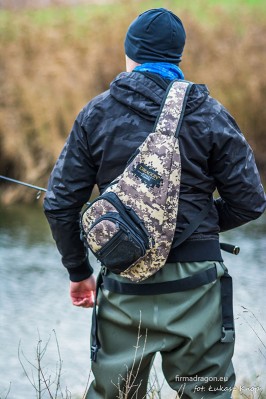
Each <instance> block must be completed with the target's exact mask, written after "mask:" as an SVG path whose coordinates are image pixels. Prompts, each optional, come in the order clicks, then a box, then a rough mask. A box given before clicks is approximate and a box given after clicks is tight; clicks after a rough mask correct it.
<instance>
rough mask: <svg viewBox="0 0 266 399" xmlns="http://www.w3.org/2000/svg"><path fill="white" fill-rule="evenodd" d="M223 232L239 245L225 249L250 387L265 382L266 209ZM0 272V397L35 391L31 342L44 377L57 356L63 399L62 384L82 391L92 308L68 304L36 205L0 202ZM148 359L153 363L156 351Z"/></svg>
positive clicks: (243, 373) (240, 371) (241, 361)
mask: <svg viewBox="0 0 266 399" xmlns="http://www.w3.org/2000/svg"><path fill="white" fill-rule="evenodd" d="M222 237H223V239H224V241H227V242H232V243H234V244H237V245H239V246H240V247H241V252H240V254H239V255H238V256H233V255H229V254H224V260H225V264H226V265H227V267H228V268H229V270H230V273H231V274H232V276H233V278H234V307H235V323H236V333H237V341H236V350H235V355H234V365H235V369H236V372H237V385H240V384H242V383H243V381H244V383H245V385H246V386H247V387H249V388H253V387H259V388H263V389H265V385H266V383H265V381H266V306H265V305H266V301H265V282H266V267H265V266H266V262H265V259H266V238H265V237H266V215H263V217H261V218H260V219H259V220H257V221H254V222H252V223H250V224H248V225H246V226H243V227H241V228H239V229H236V230H235V231H232V232H229V233H226V234H224V235H222ZM0 276H1V279H0V306H1V310H0V327H1V329H0V398H5V395H6V393H7V391H8V390H9V389H10V393H9V394H8V399H25V398H28V399H31V398H35V397H37V396H36V393H35V388H34V387H33V386H32V385H35V386H37V381H38V378H37V372H36V370H35V367H36V364H37V363H36V359H37V357H38V356H37V353H38V349H39V352H40V351H42V352H41V353H40V355H41V356H43V358H42V361H41V365H42V370H43V372H44V374H45V376H46V378H47V379H48V377H50V381H51V382H52V381H53V380H56V374H57V372H58V368H59V366H60V359H61V360H62V372H61V378H60V381H61V387H62V390H63V392H64V398H65V397H67V396H66V389H69V391H70V392H71V393H72V396H71V397H72V398H73V399H74V398H76V397H80V398H81V397H82V394H83V392H84V390H85V386H86V383H87V381H88V378H92V376H90V362H89V331H90V318H91V310H90V309H79V308H75V307H73V306H72V305H71V303H70V299H69V298H68V285H69V283H68V276H67V273H66V271H65V270H64V268H63V267H62V266H61V262H60V256H59V254H58V253H57V250H56V248H55V244H54V242H53V240H52V237H51V234H50V230H49V227H48V225H47V222H46V219H45V218H44V216H43V214H42V210H41V207H34V206H25V205H19V206H8V207H3V206H2V207H1V208H0ZM56 339H57V340H58V344H59V348H60V355H59V354H58V351H57V344H56ZM46 344H47V346H45V345H46ZM21 363H22V364H23V367H24V368H25V371H26V373H27V375H28V378H29V379H30V380H31V382H29V380H28V378H27V376H26V374H25V371H23V368H22V365H21ZM155 364H156V369H157V370H160V358H159V357H157V358H156V362H155ZM158 373H159V379H161V378H162V377H160V371H158ZM103 378H104V376H103ZM52 389H54V385H52V386H51V390H52ZM163 392H164V394H163V396H162V397H163V398H167V399H170V398H172V397H173V398H174V397H175V395H174V394H173V392H172V391H171V390H170V389H169V388H167V386H166V385H165V386H164V388H163ZM75 395H77V396H75ZM42 397H43V398H46V397H48V395H43V396H42ZM60 397H61V396H60ZM68 397H70V396H68ZM252 397H254V398H255V397H256V396H252Z"/></svg>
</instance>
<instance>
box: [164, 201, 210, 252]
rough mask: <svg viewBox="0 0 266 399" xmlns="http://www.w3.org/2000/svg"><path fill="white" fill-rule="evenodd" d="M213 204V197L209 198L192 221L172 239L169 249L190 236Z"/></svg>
mask: <svg viewBox="0 0 266 399" xmlns="http://www.w3.org/2000/svg"><path fill="white" fill-rule="evenodd" d="M212 204H213V199H211V200H210V201H209V202H208V203H207V205H205V206H204V208H202V210H201V211H200V213H199V214H198V215H197V216H196V217H195V218H194V220H193V222H191V223H190V224H189V225H188V226H187V228H186V229H185V230H183V231H182V233H181V234H180V236H179V237H177V238H176V239H174V240H173V244H172V247H171V249H173V248H176V247H178V246H179V245H180V244H182V243H183V242H184V241H185V240H186V239H187V238H188V237H190V236H191V234H193V233H194V231H195V230H197V228H198V227H199V225H200V224H201V222H202V221H203V220H204V219H205V218H206V216H207V215H208V213H209V211H210V209H211V207H212Z"/></svg>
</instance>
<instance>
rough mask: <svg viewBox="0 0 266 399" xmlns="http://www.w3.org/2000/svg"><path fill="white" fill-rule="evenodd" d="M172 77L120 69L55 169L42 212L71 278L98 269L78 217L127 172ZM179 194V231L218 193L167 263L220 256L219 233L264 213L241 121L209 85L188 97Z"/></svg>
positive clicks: (84, 115) (80, 120) (265, 200)
mask: <svg viewBox="0 0 266 399" xmlns="http://www.w3.org/2000/svg"><path fill="white" fill-rule="evenodd" d="M168 84H169V81H167V80H165V79H163V78H161V77H159V76H158V75H155V74H149V73H139V72H132V73H125V72H124V73H121V74H120V75H118V77H117V78H116V79H115V80H114V81H113V82H112V83H111V85H110V90H108V91H106V92H104V93H102V94H101V95H99V96H97V97H95V98H94V99H93V100H92V101H90V102H89V103H88V104H87V105H86V106H85V107H84V109H83V110H82V111H81V112H80V114H79V115H78V117H77V119H76V121H75V123H74V126H73V128H72V131H71V133H70V135H69V137H68V140H67V142H66V144H65V146H64V148H63V151H62V153H61V155H60V156H59V158H58V161H57V163H56V165H55V167H54V170H53V172H52V174H51V177H50V180H49V184H48V190H47V193H46V196H45V200H44V209H45V213H46V216H47V218H48V221H49V223H50V226H51V229H52V233H53V237H54V239H55V241H56V243H57V247H58V249H59V251H60V253H61V255H62V262H63V264H64V266H65V267H66V268H67V269H68V271H69V273H70V279H71V280H72V281H80V280H82V279H85V278H86V277H88V276H89V275H90V274H91V272H92V269H91V267H90V265H89V262H88V259H87V252H86V249H85V248H84V245H83V243H82V242H81V241H80V231H79V214H80V210H81V208H82V206H83V205H84V203H86V202H87V201H88V200H89V198H90V195H91V192H92V189H93V187H94V185H95V184H97V186H98V187H99V189H100V192H102V191H103V190H104V188H105V187H106V186H107V185H108V184H109V183H110V182H111V181H112V180H113V179H114V178H115V177H117V176H118V175H119V174H120V173H121V172H123V170H124V168H125V165H126V163H127V160H128V159H129V158H130V156H131V155H132V154H133V152H134V151H135V150H136V148H137V147H138V146H139V145H140V144H141V143H142V142H143V141H144V140H145V138H146V137H147V135H148V134H149V133H150V132H151V131H152V130H153V127H154V123H155V119H156V117H157V114H158V112H159V108H160V105H161V103H162V99H163V97H164V94H165V90H166V88H167V86H168ZM179 141H180V152H181V163H182V174H181V192H180V200H179V211H178V218H177V226H176V235H178V233H179V232H181V231H183V229H184V228H186V226H187V225H188V224H189V223H190V221H192V220H193V219H194V218H195V217H196V216H197V215H198V214H199V211H200V210H201V209H202V208H203V207H204V206H205V205H206V203H208V201H209V200H210V198H211V197H212V196H213V193H214V191H215V190H216V189H217V191H218V193H219V195H220V198H219V199H217V200H215V201H214V204H213V206H212V209H211V210H210V211H209V213H208V215H207V217H206V218H205V220H204V221H203V222H202V223H201V224H200V226H199V228H198V229H197V230H196V231H195V232H194V233H193V234H192V236H191V237H190V238H189V239H188V240H187V241H186V242H185V243H184V244H181V245H180V247H178V248H176V249H173V250H171V252H170V254H169V257H168V261H169V262H174V261H180V262H185V261H203V260H222V258H221V253H220V247H219V232H220V231H226V230H229V229H232V228H235V227H237V226H240V225H242V224H244V223H247V222H249V221H251V220H253V219H256V218H257V217H259V216H260V215H261V214H262V213H263V212H264V210H265V207H266V197H265V193H264V190H263V187H262V185H261V181H260V177H259V174H258V170H257V167H256V164H255V160H254V157H253V153H252V150H251V148H250V147H249V145H248V143H247V142H246V140H245V138H244V136H243V135H242V133H241V132H240V130H239V128H238V126H237V124H236V122H235V121H234V119H233V118H232V116H231V115H230V114H229V113H228V112H227V110H226V109H225V108H224V107H223V106H222V105H221V104H220V103H219V102H218V101H216V100H215V99H213V98H212V97H211V96H210V95H209V92H208V90H207V88H206V86H204V85H198V84H195V85H194V86H193V88H192V90H191V92H190V94H189V99H188V103H187V107H186V112H185V115H184V119H183V124H182V127H181V131H180V135H179Z"/></svg>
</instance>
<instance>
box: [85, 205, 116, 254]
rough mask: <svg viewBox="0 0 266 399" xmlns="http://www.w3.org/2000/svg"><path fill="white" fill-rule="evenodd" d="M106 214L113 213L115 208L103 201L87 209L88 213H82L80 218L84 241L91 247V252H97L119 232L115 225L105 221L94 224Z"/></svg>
mask: <svg viewBox="0 0 266 399" xmlns="http://www.w3.org/2000/svg"><path fill="white" fill-rule="evenodd" d="M107 212H115V213H117V210H116V209H115V207H114V206H113V205H112V204H110V203H109V202H108V201H105V200H104V199H102V200H98V201H97V202H95V204H93V206H92V207H90V208H89V211H88V212H84V214H83V216H82V226H83V229H84V233H85V237H86V241H87V243H88V244H89V246H90V247H91V249H92V251H94V252H97V251H99V250H100V249H102V247H103V246H104V245H105V244H106V243H107V242H108V241H110V239H111V238H112V237H113V236H114V235H115V234H116V233H117V232H118V231H119V227H118V226H117V225H116V223H114V222H112V221H110V220H105V221H104V222H102V223H101V222H100V223H97V224H95V226H94V227H92V226H93V224H94V222H95V221H96V220H97V219H99V218H100V217H101V216H102V215H105V214H106V213H107Z"/></svg>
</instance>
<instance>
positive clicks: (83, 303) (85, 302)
mask: <svg viewBox="0 0 266 399" xmlns="http://www.w3.org/2000/svg"><path fill="white" fill-rule="evenodd" d="M72 304H73V305H74V306H79V307H84V308H90V307H93V305H94V299H93V297H91V298H83V299H82V300H80V299H77V298H75V299H72Z"/></svg>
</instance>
